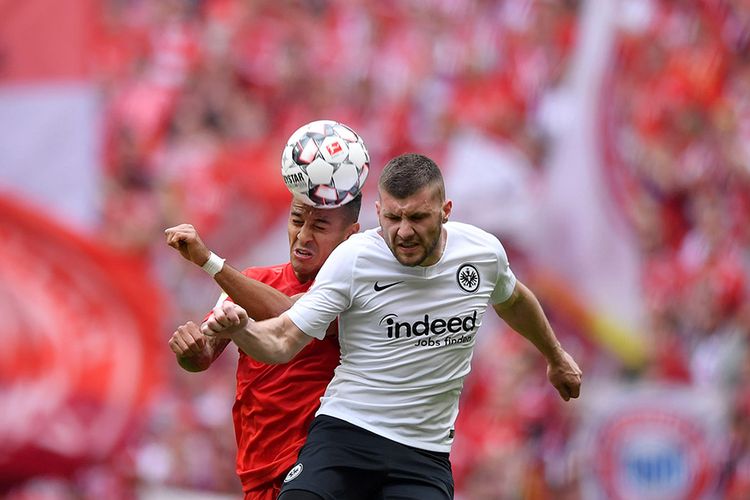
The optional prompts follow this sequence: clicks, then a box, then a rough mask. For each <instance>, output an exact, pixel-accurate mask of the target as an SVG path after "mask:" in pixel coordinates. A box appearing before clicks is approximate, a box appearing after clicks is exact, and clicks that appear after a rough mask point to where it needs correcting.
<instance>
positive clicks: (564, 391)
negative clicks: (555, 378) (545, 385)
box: [556, 384, 570, 401]
mask: <svg viewBox="0 0 750 500" xmlns="http://www.w3.org/2000/svg"><path fill="white" fill-rule="evenodd" d="M556 389H557V392H559V393H560V397H561V398H563V399H564V400H565V401H569V400H570V392H569V390H568V387H567V386H566V385H565V384H560V385H558V386H557V387H556Z"/></svg>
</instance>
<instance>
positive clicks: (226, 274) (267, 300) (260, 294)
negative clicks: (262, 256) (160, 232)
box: [164, 224, 293, 320]
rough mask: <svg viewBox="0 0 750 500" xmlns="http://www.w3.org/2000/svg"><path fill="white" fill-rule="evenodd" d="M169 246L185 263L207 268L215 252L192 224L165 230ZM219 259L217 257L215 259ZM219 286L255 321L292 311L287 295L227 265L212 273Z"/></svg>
mask: <svg viewBox="0 0 750 500" xmlns="http://www.w3.org/2000/svg"><path fill="white" fill-rule="evenodd" d="M164 234H165V236H166V239H167V244H168V245H169V246H171V247H172V248H174V249H176V250H177V251H179V252H180V255H182V256H183V257H184V258H185V259H186V260H188V261H190V262H192V263H193V264H195V265H197V266H198V267H201V268H204V269H205V266H206V263H207V262H208V261H209V258H210V257H211V255H212V252H211V251H210V250H209V249H208V247H207V246H206V245H205V243H203V240H201V238H200V235H199V234H198V231H197V230H196V229H195V228H194V227H193V226H192V225H191V224H179V225H177V226H174V227H170V228H168V229H166V230H165V231H164ZM215 259H216V258H215ZM213 278H214V280H215V281H216V283H217V284H218V285H219V286H220V287H221V289H222V290H224V291H225V292H226V293H227V295H229V296H230V297H231V298H232V300H233V301H234V302H235V303H237V304H239V305H240V306H242V308H243V309H245V311H247V313H248V315H249V316H250V317H251V318H253V319H255V320H263V319H268V318H273V317H275V316H278V315H279V314H281V313H282V312H284V311H286V310H287V309H289V307H290V306H291V305H292V302H293V301H292V300H291V299H290V298H289V297H288V296H287V295H285V294H284V293H282V292H280V291H278V290H276V289H275V288H272V287H270V286H268V285H266V284H264V283H261V282H260V281H257V280H254V279H252V278H248V277H247V276H245V275H244V274H242V273H241V272H240V271H238V270H237V269H235V268H233V267H232V266H230V265H229V264H227V263H226V262H222V264H221V267H220V269H219V270H218V271H217V272H215V273H214V274H213Z"/></svg>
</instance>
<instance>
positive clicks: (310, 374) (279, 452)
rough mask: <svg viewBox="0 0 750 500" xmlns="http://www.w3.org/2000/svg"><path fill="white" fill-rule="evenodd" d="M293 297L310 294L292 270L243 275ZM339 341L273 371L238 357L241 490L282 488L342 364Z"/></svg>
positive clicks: (312, 347) (320, 343)
mask: <svg viewBox="0 0 750 500" xmlns="http://www.w3.org/2000/svg"><path fill="white" fill-rule="evenodd" d="M243 274H245V275H246V276H248V277H250V278H254V279H256V280H258V281H261V282H263V283H266V284H267V285H270V286H272V287H274V288H275V289H277V290H279V291H281V292H283V293H285V294H287V295H289V296H292V295H295V294H298V293H303V292H306V291H307V289H308V288H310V285H311V284H312V283H311V282H309V283H305V284H301V283H300V282H299V281H298V280H297V277H296V276H295V274H294V271H293V270H292V266H291V264H289V263H287V264H284V265H279V266H273V267H256V268H249V269H246V270H245V271H243ZM339 354H340V353H339V343H338V338H337V337H335V336H327V337H326V338H325V339H323V340H317V339H313V340H312V342H310V343H309V344H308V345H307V346H305V348H304V349H303V350H302V351H301V352H300V353H299V354H297V356H295V357H294V359H292V360H291V361H290V362H289V363H286V364H283V365H269V364H265V363H260V362H258V361H255V360H254V359H252V358H251V357H249V356H247V355H246V354H244V353H243V352H242V351H240V358H239V362H238V365H237V395H236V399H235V403H234V407H233V408H232V418H233V420H234V429H235V434H236V438H237V474H238V475H239V477H240V481H241V482H242V489H243V490H244V491H245V492H247V491H248V490H252V489H258V488H261V487H268V486H270V485H271V484H273V483H278V484H279V485H280V484H281V481H282V480H283V478H284V475H285V474H286V472H287V471H288V470H289V469H290V468H291V467H292V466H293V465H294V462H295V460H296V459H297V453H298V452H299V450H300V448H301V447H302V445H303V444H304V442H305V438H306V437H307V428H308V426H309V425H310V423H311V422H312V419H313V417H314V416H315V412H316V410H317V409H318V406H319V405H320V397H321V396H322V395H323V392H324V391H325V388H326V386H327V385H328V382H330V381H331V378H333V371H334V369H335V368H336V366H338V364H339Z"/></svg>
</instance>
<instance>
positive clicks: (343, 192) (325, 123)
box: [281, 120, 370, 208]
mask: <svg viewBox="0 0 750 500" xmlns="http://www.w3.org/2000/svg"><path fill="white" fill-rule="evenodd" d="M369 170H370V155H369V153H368V152H367V148H366V147H365V144H364V142H362V138H361V137H359V135H357V133H356V132H354V130H352V129H351V128H349V127H347V126H346V125H344V124H342V123H339V122H336V121H332V120H317V121H314V122H310V123H308V124H306V125H303V126H302V127H300V128H299V129H297V131H296V132H294V133H293V134H292V135H291V137H289V140H288V141H287V145H286V147H285V148H284V153H283V154H282V155H281V175H282V176H283V178H284V183H285V184H286V187H287V188H288V189H289V191H291V193H292V194H293V195H294V196H296V197H298V198H300V199H301V200H302V201H303V202H305V203H306V204H308V205H312V206H314V207H317V208H335V207H339V206H341V205H344V204H346V203H349V202H350V201H351V200H353V199H354V197H355V196H357V195H358V194H359V192H360V190H361V189H362V186H363V185H364V183H365V179H367V174H368V172H369Z"/></svg>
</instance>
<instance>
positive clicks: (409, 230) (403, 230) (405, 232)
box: [396, 220, 414, 240]
mask: <svg viewBox="0 0 750 500" xmlns="http://www.w3.org/2000/svg"><path fill="white" fill-rule="evenodd" d="M413 235H414V228H413V227H411V224H409V222H408V221H404V220H402V221H401V222H400V223H399V225H398V230H397V231H396V236H397V237H398V238H399V239H402V240H408V239H409V238H411V237H412V236H413Z"/></svg>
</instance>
